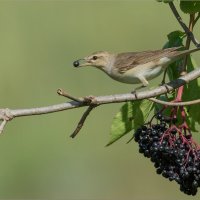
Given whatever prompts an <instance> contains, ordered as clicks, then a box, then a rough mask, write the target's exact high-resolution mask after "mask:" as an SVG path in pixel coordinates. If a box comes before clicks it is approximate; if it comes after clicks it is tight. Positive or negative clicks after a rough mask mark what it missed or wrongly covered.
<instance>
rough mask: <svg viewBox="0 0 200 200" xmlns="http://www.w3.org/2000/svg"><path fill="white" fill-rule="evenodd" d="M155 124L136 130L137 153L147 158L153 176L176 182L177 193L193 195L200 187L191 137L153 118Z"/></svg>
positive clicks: (199, 163)
mask: <svg viewBox="0 0 200 200" xmlns="http://www.w3.org/2000/svg"><path fill="white" fill-rule="evenodd" d="M157 119H158V123H157V124H150V123H149V124H147V125H143V126H142V127H140V128H138V129H137V131H136V132H135V134H134V139H135V141H136V142H138V143H139V152H140V153H142V154H143V155H144V156H145V157H147V158H150V159H151V161H152V162H153V163H154V166H155V168H156V172H157V174H162V176H163V177H165V178H168V179H169V180H170V181H173V180H174V181H176V182H177V183H178V184H179V185H180V190H181V191H182V192H184V193H185V194H188V195H196V193H197V188H198V187H200V149H199V147H198V145H197V144H196V143H195V142H194V140H193V139H192V135H191V134H182V132H181V131H180V129H179V128H177V126H176V125H174V124H172V125H171V123H170V122H169V120H168V119H165V118H164V117H163V116H162V115H160V114H158V115H157Z"/></svg>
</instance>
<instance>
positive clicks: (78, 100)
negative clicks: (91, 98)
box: [57, 88, 84, 103]
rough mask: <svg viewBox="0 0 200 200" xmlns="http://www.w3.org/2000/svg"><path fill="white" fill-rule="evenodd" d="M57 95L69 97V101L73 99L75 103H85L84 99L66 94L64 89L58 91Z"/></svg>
mask: <svg viewBox="0 0 200 200" xmlns="http://www.w3.org/2000/svg"><path fill="white" fill-rule="evenodd" d="M57 93H58V94H59V95H60V96H63V97H67V98H68V99H71V100H73V101H77V102H79V103H84V99H80V98H76V97H74V96H72V95H70V94H68V93H67V92H65V91H64V90H63V89H61V88H59V89H58V90H57Z"/></svg>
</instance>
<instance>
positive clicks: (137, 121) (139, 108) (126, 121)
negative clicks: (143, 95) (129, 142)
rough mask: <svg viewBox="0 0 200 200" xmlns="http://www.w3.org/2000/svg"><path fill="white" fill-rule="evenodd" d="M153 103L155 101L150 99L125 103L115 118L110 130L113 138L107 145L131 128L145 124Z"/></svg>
mask: <svg viewBox="0 0 200 200" xmlns="http://www.w3.org/2000/svg"><path fill="white" fill-rule="evenodd" d="M153 105H154V104H153V102H151V101H149V100H142V101H141V100H140V101H134V102H127V103H125V104H124V105H123V106H122V107H121V109H120V111H119V112H118V113H117V114H116V115H115V117H114V119H113V122H112V125H111V131H110V134H111V138H110V141H109V143H108V144H107V145H106V146H109V145H111V144H112V143H114V142H116V141H117V140H118V139H120V138H121V137H122V136H124V135H125V134H127V133H128V132H130V131H131V130H133V129H137V128H138V127H139V126H141V125H142V124H144V122H145V120H146V119H147V117H148V116H149V114H150V112H151V110H152V108H153Z"/></svg>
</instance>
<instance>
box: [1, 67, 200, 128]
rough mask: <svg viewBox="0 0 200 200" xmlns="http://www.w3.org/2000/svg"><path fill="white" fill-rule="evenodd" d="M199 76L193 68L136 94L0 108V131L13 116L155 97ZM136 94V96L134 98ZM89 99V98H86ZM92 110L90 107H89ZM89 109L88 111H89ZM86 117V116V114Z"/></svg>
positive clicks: (198, 72) (198, 69)
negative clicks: (25, 106)
mask: <svg viewBox="0 0 200 200" xmlns="http://www.w3.org/2000/svg"><path fill="white" fill-rule="evenodd" d="M198 77H200V68H197V69H195V70H193V71H192V72H190V73H188V74H186V75H184V76H181V77H180V78H178V79H177V80H174V81H171V82H169V83H167V84H165V85H163V86H159V87H157V88H155V89H153V90H149V89H148V90H146V91H141V92H137V95H134V94H131V93H127V94H115V95H108V96H98V97H85V98H80V99H86V101H87V104H86V103H85V102H84V101H83V102H82V101H81V102H80V101H79V102H77V101H71V102H68V103H61V104H56V105H51V106H46V107H38V108H27V109H8V108H6V109H0V120H1V121H3V122H2V123H3V124H2V123H1V125H0V129H2V130H0V132H2V131H3V128H4V127H5V124H6V122H7V121H9V120H11V119H13V118H15V117H22V116H31V115H42V114H48V113H53V112H59V111H64V110H69V109H74V108H79V107H83V106H90V105H92V106H98V105H102V104H109V103H120V102H126V101H134V100H141V99H147V98H151V97H156V96H158V95H162V94H165V93H167V92H170V91H172V90H174V89H176V88H178V87H180V86H182V85H185V84H186V83H189V82H190V81H192V80H194V79H197V78H198ZM136 96H137V98H136ZM88 99H89V100H88ZM91 110H92V109H91ZM91 110H90V111H91ZM86 117H87V116H86ZM83 122H84V121H83Z"/></svg>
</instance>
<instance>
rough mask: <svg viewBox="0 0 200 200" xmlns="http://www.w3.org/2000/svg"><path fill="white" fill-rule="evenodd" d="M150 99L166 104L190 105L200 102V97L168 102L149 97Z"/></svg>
mask: <svg viewBox="0 0 200 200" xmlns="http://www.w3.org/2000/svg"><path fill="white" fill-rule="evenodd" d="M148 99H149V100H150V101H153V102H155V103H159V104H162V105H166V106H190V105H194V104H199V103H200V99H195V100H192V101H185V102H167V101H162V100H160V99H156V98H148Z"/></svg>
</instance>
